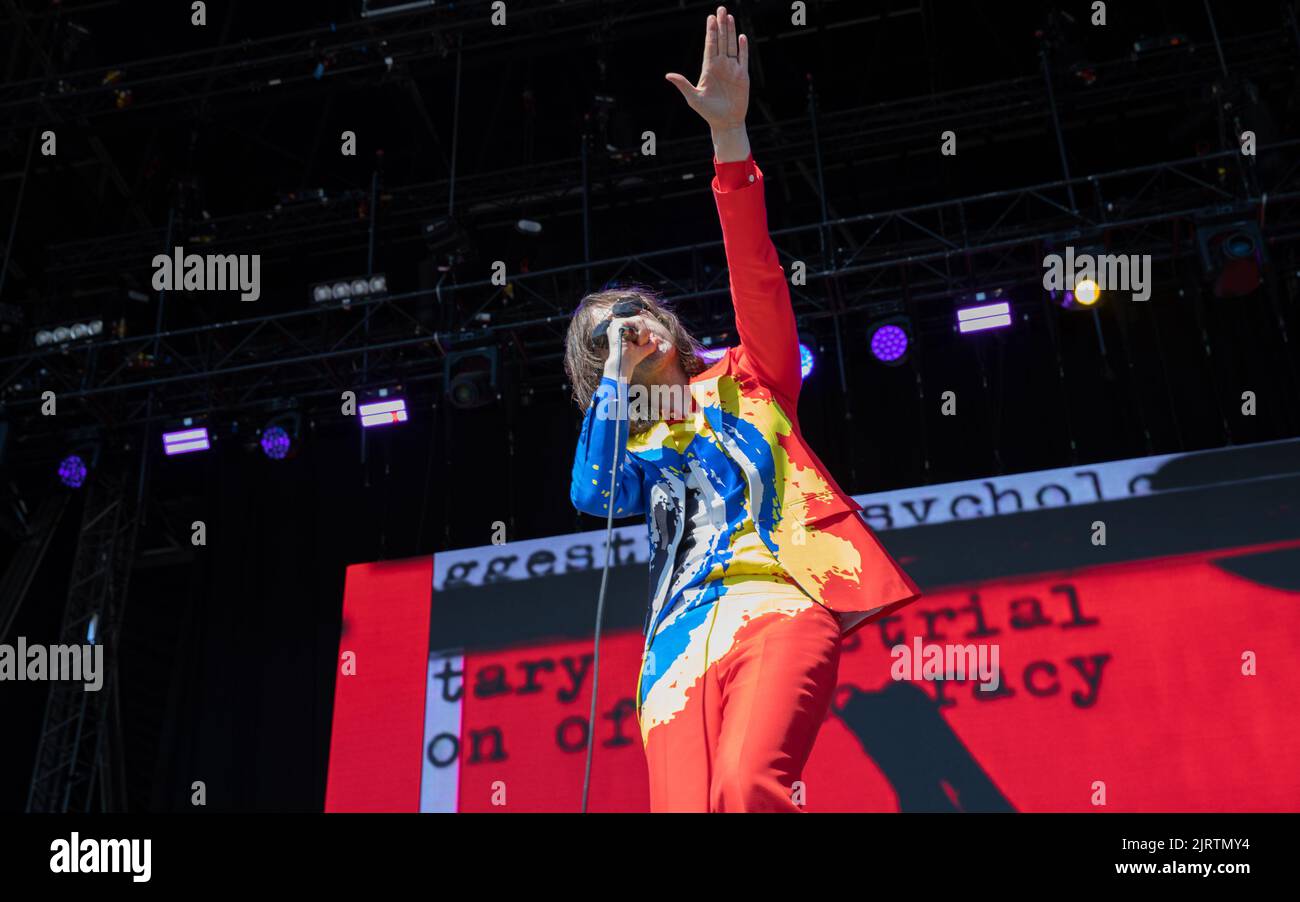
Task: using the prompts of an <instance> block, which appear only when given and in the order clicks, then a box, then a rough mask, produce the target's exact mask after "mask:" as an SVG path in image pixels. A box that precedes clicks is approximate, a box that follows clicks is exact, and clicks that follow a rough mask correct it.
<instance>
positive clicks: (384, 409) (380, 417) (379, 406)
mask: <svg viewBox="0 0 1300 902" xmlns="http://www.w3.org/2000/svg"><path fill="white" fill-rule="evenodd" d="M406 420H407V416H406V401H405V399H403V398H390V399H389V400H386V401H372V402H370V403H368V404H362V405H361V425H362V426H365V427H366V428H367V429H368V428H370V427H371V426H387V425H388V424H389V423H405V422H406Z"/></svg>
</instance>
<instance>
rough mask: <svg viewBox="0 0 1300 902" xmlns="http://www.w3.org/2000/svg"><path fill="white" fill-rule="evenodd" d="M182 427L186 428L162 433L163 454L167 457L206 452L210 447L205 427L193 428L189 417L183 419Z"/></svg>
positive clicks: (210, 443) (192, 422)
mask: <svg viewBox="0 0 1300 902" xmlns="http://www.w3.org/2000/svg"><path fill="white" fill-rule="evenodd" d="M182 425H183V426H185V427H186V428H184V429H178V430H176V431H174V432H164V433H163V437H162V438H163V453H165V454H166V455H167V456H168V457H172V456H174V455H177V454H190V453H193V452H195V451H207V450H208V449H209V448H211V447H212V442H211V439H210V438H209V436H208V427H207V426H195V425H194V421H193V420H192V419H190V418H189V417H186V418H185V420H184V421H183V422H182Z"/></svg>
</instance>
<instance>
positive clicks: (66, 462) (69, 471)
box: [59, 454, 90, 489]
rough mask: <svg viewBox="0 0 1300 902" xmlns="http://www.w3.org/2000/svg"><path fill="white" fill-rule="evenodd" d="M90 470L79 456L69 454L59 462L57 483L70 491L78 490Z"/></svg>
mask: <svg viewBox="0 0 1300 902" xmlns="http://www.w3.org/2000/svg"><path fill="white" fill-rule="evenodd" d="M89 472H90V468H89V467H87V466H86V461H85V460H84V459H83V458H82V456H81V455H80V454H69V455H68V456H67V457H65V458H63V460H61V461H59V482H61V483H63V484H64V485H66V486H67V487H68V488H70V489H79V488H81V486H82V485H83V484H84V483H85V482H86V474H87V473H89Z"/></svg>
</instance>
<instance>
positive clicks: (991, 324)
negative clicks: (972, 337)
mask: <svg viewBox="0 0 1300 902" xmlns="http://www.w3.org/2000/svg"><path fill="white" fill-rule="evenodd" d="M1009 325H1011V305H1010V304H1009V303H1008V302H1006V301H1002V302H1001V303H998V304H982V305H980V306H978V307H963V308H961V309H960V310H958V311H957V330H958V331H959V332H963V333H964V332H982V331H983V330H985V329H1000V328H1002V327H1004V326H1009Z"/></svg>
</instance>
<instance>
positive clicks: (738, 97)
mask: <svg viewBox="0 0 1300 902" xmlns="http://www.w3.org/2000/svg"><path fill="white" fill-rule="evenodd" d="M664 78H666V79H668V80H669V81H670V82H672V83H673V84H674V85H676V86H677V90H679V91H681V92H682V96H683V97H685V98H686V102H687V103H688V104H690V106H691V109H693V110H695V112H697V113H699V114H700V116H702V117H703V118H704V121H705V122H707V123H709V126H710V127H711V128H714V129H728V128H736V127H738V126H740V125H743V124H744V122H745V111H746V110H747V109H748V108H749V40H748V39H747V38H746V37H745V36H744V35H743V34H741V35H738V34H737V33H736V19H735V17H734V16H732V15H731V14H729V13H728V12H727V8H726V7H725V6H719V7H718V11H717V13H716V14H715V15H711V16H709V21H708V23H707V24H706V25H705V29H704V63H703V65H702V66H701V68H700V81H699V84H697V85H692V84H691V83H690V81H689V80H688V79H686V78H685V77H683V76H681V75H678V74H677V73H676V72H669V73H668V74H667V75H665V76H664Z"/></svg>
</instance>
